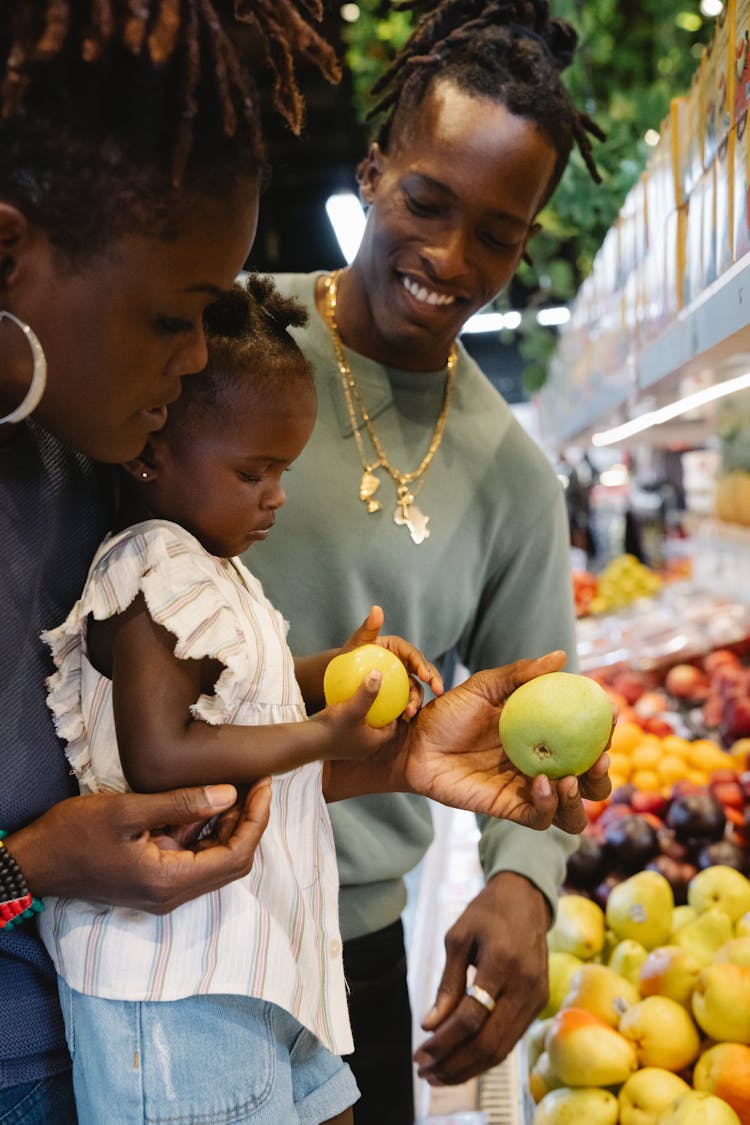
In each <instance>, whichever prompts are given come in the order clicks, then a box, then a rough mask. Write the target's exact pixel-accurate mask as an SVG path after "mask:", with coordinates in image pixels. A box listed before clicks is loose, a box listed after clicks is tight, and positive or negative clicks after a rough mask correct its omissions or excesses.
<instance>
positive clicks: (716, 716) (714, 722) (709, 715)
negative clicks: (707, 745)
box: [701, 692, 722, 727]
mask: <svg viewBox="0 0 750 1125" xmlns="http://www.w3.org/2000/svg"><path fill="white" fill-rule="evenodd" d="M721 702H722V700H721V696H720V695H719V694H718V693H714V692H712V693H711V695H709V696H708V698H707V699H706V702H705V703H704V704H703V708H702V711H701V717H702V719H703V722H704V724H705V725H706V726H707V727H718V725H719V723H720V722H721Z"/></svg>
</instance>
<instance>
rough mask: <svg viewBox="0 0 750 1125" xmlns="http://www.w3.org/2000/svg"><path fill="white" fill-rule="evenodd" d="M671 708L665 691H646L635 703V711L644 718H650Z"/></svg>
mask: <svg viewBox="0 0 750 1125" xmlns="http://www.w3.org/2000/svg"><path fill="white" fill-rule="evenodd" d="M668 710H669V700H668V699H667V697H666V695H665V694H664V692H663V691H644V693H643V695H642V696H641V698H640V699H639V700H638V702H637V703H636V705H635V713H636V715H638V716H639V717H640V718H642V719H650V718H653V717H656V716H659V715H661V713H662V712H663V711H668Z"/></svg>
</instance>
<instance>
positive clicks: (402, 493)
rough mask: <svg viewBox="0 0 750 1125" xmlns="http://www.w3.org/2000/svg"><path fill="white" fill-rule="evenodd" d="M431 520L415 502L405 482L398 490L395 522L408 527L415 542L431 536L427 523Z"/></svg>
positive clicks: (422, 541)
mask: <svg viewBox="0 0 750 1125" xmlns="http://www.w3.org/2000/svg"><path fill="white" fill-rule="evenodd" d="M429 521H430V517H429V516H425V515H424V514H423V513H422V512H420V510H419V508H418V507H417V506H416V504H415V503H414V497H413V496H412V494H411V492H409V489H408V488H407V486H406V485H405V484H402V485H401V487H400V488H399V490H398V498H397V500H396V510H395V512H394V513H393V522H394V523H395V524H397V525H398V526H399V527H407V528H408V529H409V534H410V535H411V538H412V542H413V543H417V544H419V543H424V541H425V539H429V538H430V532H429V529H428V527H427V524H428V523H429Z"/></svg>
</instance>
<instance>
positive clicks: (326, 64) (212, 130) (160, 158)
mask: <svg viewBox="0 0 750 1125" xmlns="http://www.w3.org/2000/svg"><path fill="white" fill-rule="evenodd" d="M321 17H322V3H321V0H1V2H0V198H4V199H6V200H7V201H9V202H12V203H14V204H16V205H17V206H19V207H21V208H22V209H24V210H25V211H26V212H27V213H28V214H29V217H30V218H32V219H33V220H35V221H36V222H38V223H39V224H40V226H42V228H43V229H44V230H45V231H46V232H47V233H48V235H49V237H50V239H51V240H52V242H53V243H54V244H55V245H57V246H58V247H59V248H60V249H61V250H62V251H63V252H64V253H65V254H66V255H67V256H69V257H71V258H75V257H76V256H77V255H78V256H81V255H84V254H86V253H87V252H90V251H93V250H96V249H98V248H99V247H100V246H101V245H102V244H106V242H107V241H109V240H110V239H112V238H113V237H116V236H117V234H119V233H122V232H124V231H126V230H128V231H131V230H132V231H142V232H148V233H157V232H158V233H159V234H161V235H163V236H164V237H169V236H170V233H171V232H173V230H176V229H178V226H179V219H180V218H181V217H183V216H184V214H185V210H186V207H187V206H188V200H189V201H190V202H191V203H193V204H194V203H195V200H196V198H199V197H205V198H206V199H212V198H213V199H217V200H222V199H223V200H226V201H227V203H229V202H230V200H231V196H232V190H233V188H234V187H235V186H236V185H237V184H238V183H239V182H240V181H241V180H242V179H244V178H248V177H250V176H254V175H257V174H258V173H259V172H260V171H261V169H262V167H263V142H262V133H261V109H260V102H259V97H258V94H257V93H256V89H255V85H254V83H253V82H252V81H251V78H250V76H249V75H247V74H246V67H244V66H243V63H242V61H241V58H240V53H239V50H238V46H237V42H236V38H235V33H236V31H237V30H238V28H237V25H238V24H246V25H249V30H250V31H251V33H252V34H253V36H254V39H253V45H254V48H255V50H254V53H255V54H261V55H262V56H263V60H264V61H263V64H262V65H264V66H265V67H266V68H267V69H268V70H269V71H270V73H271V76H272V80H273V100H274V104H275V107H276V108H277V110H278V111H279V112H280V113H281V114H282V116H283V117H284V118H285V120H286V121H287V123H288V124H289V126H290V127H291V128H292V129H293V130H294V131H295V132H299V130H300V128H301V124H302V116H303V99H302V96H301V94H300V91H299V88H298V86H297V80H296V72H295V64H296V61H297V60H298V59H302V60H304V61H305V62H308V63H312V64H313V65H314V66H315V67H317V68H318V69H319V70H321V71H322V72H323V73H324V75H325V76H326V77H327V78H328V79H329V80H331V81H337V80H338V77H339V73H340V72H339V66H338V62H337V60H336V57H335V54H334V52H333V49H332V48H331V46H330V45H329V44H328V43H327V42H326V40H325V39H324V38H323V37H322V36H321V34H320V33H319V31H318V30H317V28H316V26H315V23H316V21H318V20H320V19H321ZM175 210H177V212H179V215H176V214H175ZM175 220H177V222H176V221H175Z"/></svg>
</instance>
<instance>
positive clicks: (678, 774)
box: [656, 754, 688, 785]
mask: <svg viewBox="0 0 750 1125" xmlns="http://www.w3.org/2000/svg"><path fill="white" fill-rule="evenodd" d="M687 768H688V767H687V766H686V764H685V762H684V761H683V760H682V758H678V756H677V755H676V754H667V755H666V756H665V757H664V758H661V759H660V760H659V761H658V762H657V764H656V771H657V773H658V774H659V777H660V778H661V780H662V784H663V785H674V783H675V781H679V780H680V778H683V777H684V776H685V772H686V770H687Z"/></svg>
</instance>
